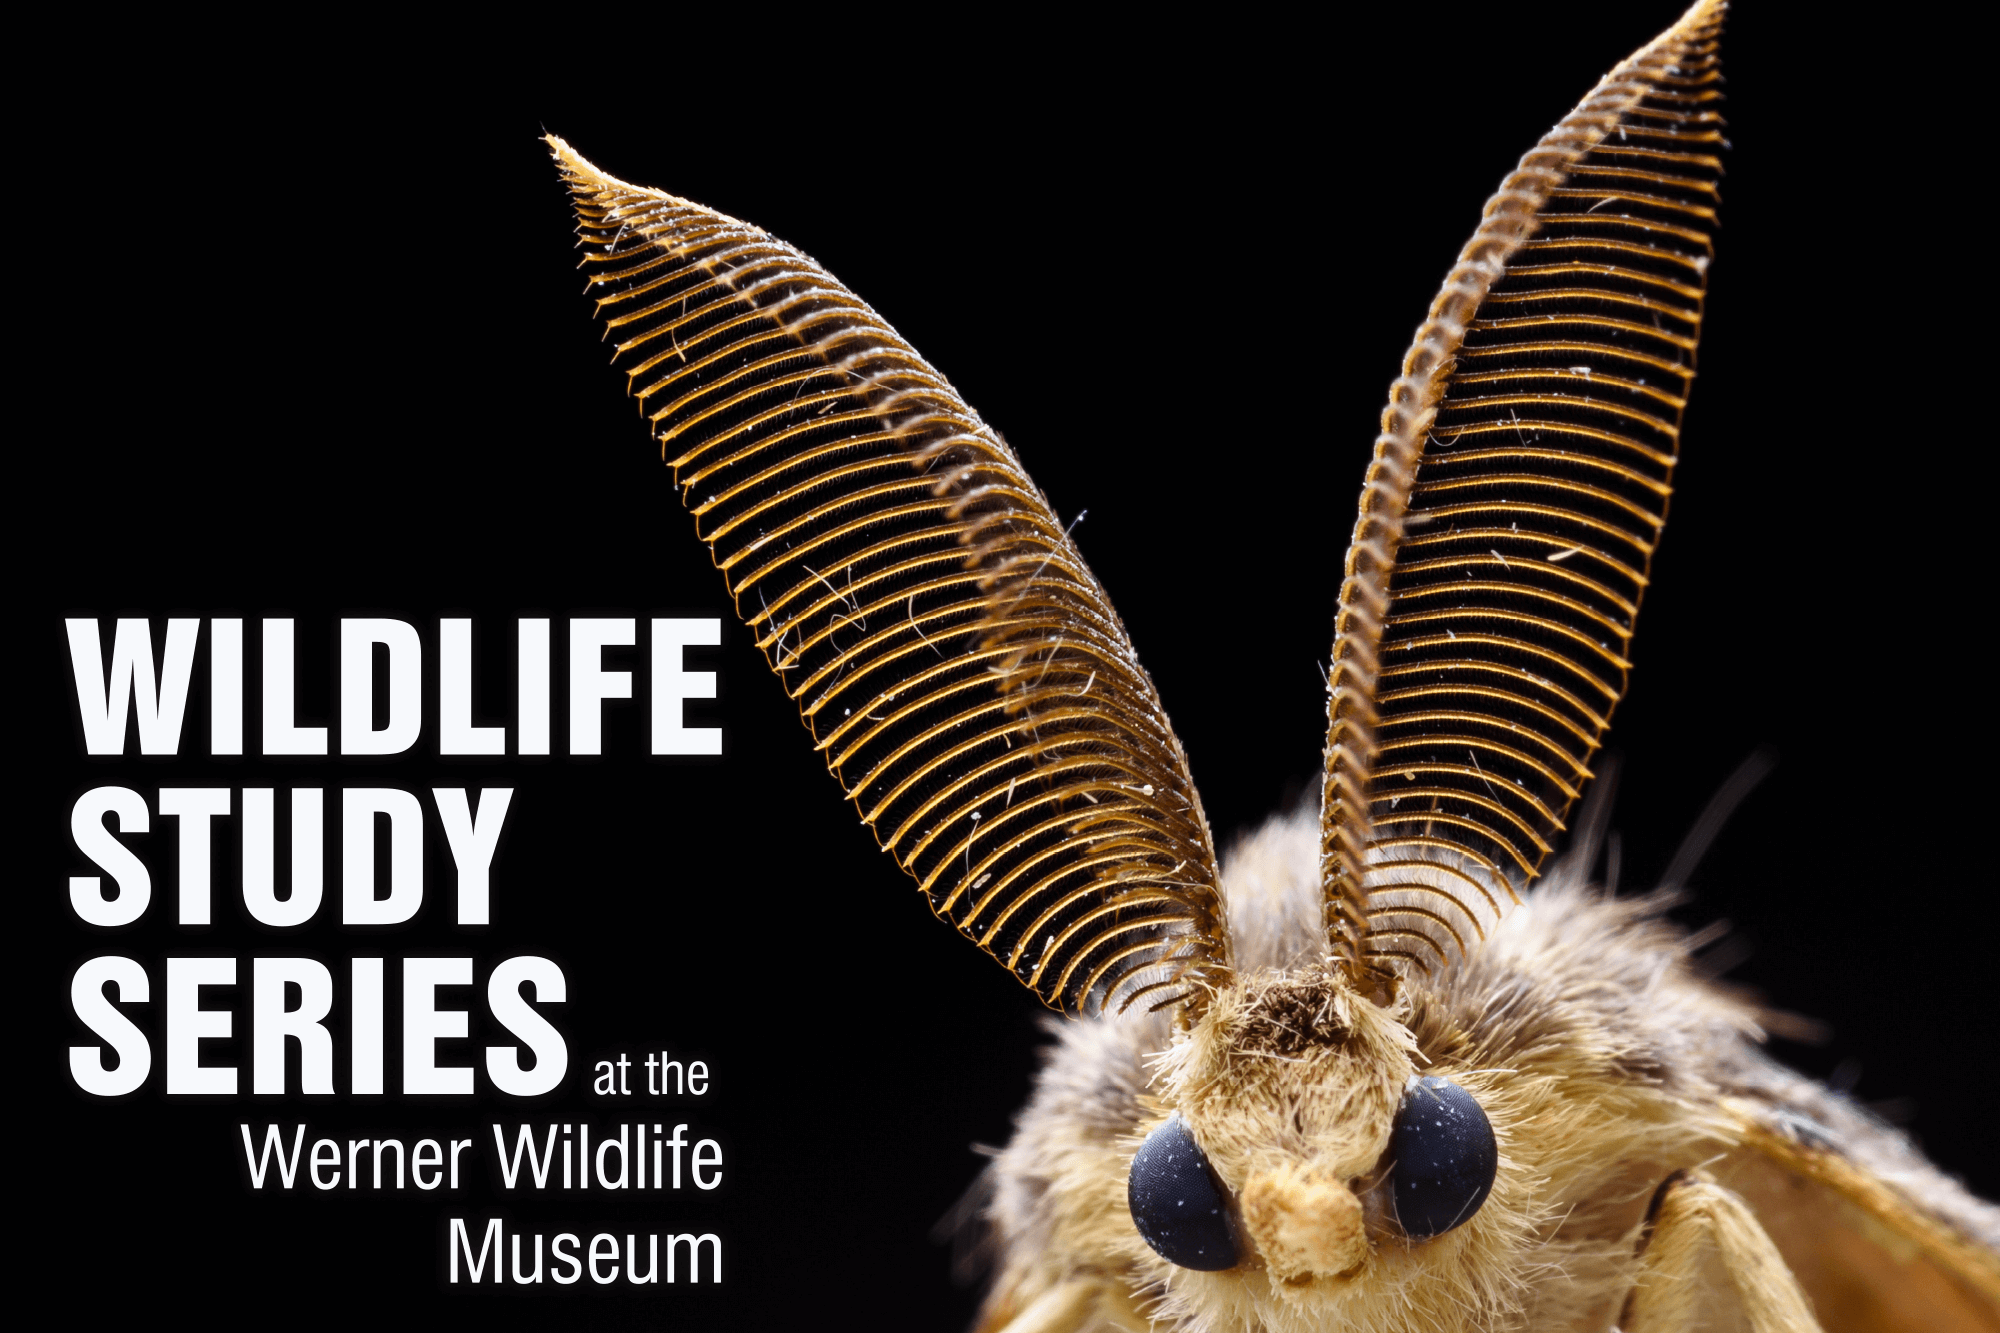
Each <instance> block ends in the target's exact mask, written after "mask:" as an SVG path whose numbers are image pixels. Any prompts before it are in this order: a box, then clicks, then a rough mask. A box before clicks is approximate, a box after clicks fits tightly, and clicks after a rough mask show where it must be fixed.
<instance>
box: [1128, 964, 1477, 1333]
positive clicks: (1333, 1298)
mask: <svg viewBox="0 0 2000 1333" xmlns="http://www.w3.org/2000/svg"><path fill="white" fill-rule="evenodd" d="M1420 1058H1421V1057H1420V1056H1419V1055H1418V1052H1417V1050H1416V1043H1415V1041H1414V1040H1413V1038H1412V1036H1411V1034H1410V1032H1409V1030H1408V1028H1406V1027H1405V1026H1404V1024H1403V1023H1402V1022H1401V1021H1399V1020H1398V1018H1397V1017H1396V1015H1395V1010H1394V1009H1393V1008H1389V1009H1385V1008H1383V1007H1380V1006H1378V1005H1376V1004H1374V1003H1372V1002H1370V1001H1368V1000H1366V999H1364V998H1362V997H1361V996H1359V995H1358V994H1356V993H1355V992H1354V991H1353V990H1352V989H1350V988H1349V987H1348V985H1347V983H1346V982H1345V981H1344V979H1343V978H1342V976H1341V974H1339V973H1338V972H1333V971H1328V970H1324V969H1318V968H1315V969H1309V970H1307V971H1304V972H1301V973H1258V974H1254V975H1252V976H1251V977H1249V978H1247V979H1245V980H1243V981H1241V982H1239V983H1238V984H1236V985H1234V986H1232V987H1231V988H1229V989H1228V990H1227V991H1225V992H1224V993H1223V994H1221V995H1220V996H1219V997H1218V998H1217V1000H1216V1002H1215V1003H1214V1004H1213V1005H1212V1006H1211V1007H1210V1009H1209V1010H1208V1012H1207V1013H1206V1015H1204V1017H1203V1019H1202V1021H1201V1022H1200V1023H1199V1024H1198V1025H1196V1026H1195V1027H1194V1028H1193V1029H1192V1030H1191V1031H1189V1032H1187V1033H1185V1034H1183V1035H1182V1036H1181V1038H1180V1039H1179V1040H1177V1041H1176V1042H1175V1044H1174V1045H1173V1047H1172V1048H1171V1049H1170V1050H1169V1051H1168V1052H1167V1053H1166V1054H1165V1055H1164V1057H1163V1058H1162V1060H1161V1062H1160V1068H1159V1077H1158V1081H1157V1083H1158V1086H1159V1087H1160V1088H1161V1091H1162V1093H1163V1095H1162V1096H1161V1097H1160V1102H1161V1104H1162V1113H1161V1114H1159V1115H1158V1116H1157V1117H1155V1118H1153V1119H1151V1120H1149V1121H1148V1122H1146V1123H1144V1124H1142V1125H1139V1126H1137V1127H1135V1128H1136V1131H1137V1136H1143V1137H1142V1138H1141V1139H1140V1142H1139V1144H1138V1147H1137V1149H1136V1151H1135V1152H1134V1153H1133V1154H1132V1157H1131V1162H1132V1166H1131V1170H1130V1173H1129V1175H1128V1177H1127V1181H1126V1185H1127V1190H1126V1192H1127V1196H1128V1203H1129V1206H1130V1211H1131V1215H1132V1222H1133V1226H1134V1228H1135V1229H1136V1230H1137V1232H1138V1233H1139V1236H1140V1238H1141V1239H1142V1240H1144V1242H1145V1243H1146V1245H1147V1247H1148V1249H1149V1251H1150V1253H1149V1254H1148V1256H1147V1260H1148V1261H1149V1262H1150V1264H1151V1266H1152V1268H1153V1271H1154V1272H1155V1273H1156V1274H1157V1275H1158V1279H1159V1281H1160V1283H1161V1286H1162V1288H1163V1289H1164V1290H1165V1292H1166V1293H1167V1294H1166V1300H1167V1302H1168V1306H1169V1308H1175V1307H1181V1306H1185V1307H1187V1308H1188V1310H1189V1311H1190V1312H1197V1311H1206V1312H1208V1313H1210V1314H1212V1315H1215V1316H1218V1317H1221V1316H1224V1315H1225V1314H1226V1317H1228V1318H1233V1319H1239V1320H1244V1321H1246V1322H1250V1321H1252V1320H1263V1321H1264V1322H1266V1323H1267V1324H1271V1325H1273V1326H1277V1327H1282V1326H1284V1324H1285V1323H1286V1322H1287V1321H1288V1320H1302V1321H1304V1322H1305V1323H1307V1324H1312V1325H1315V1326H1316V1321H1332V1322H1329V1323H1327V1324H1326V1326H1329V1327H1348V1326H1353V1327H1367V1326H1368V1325H1367V1324H1366V1323H1365V1322H1362V1321H1363V1320H1364V1319H1365V1318H1367V1317H1369V1316H1370V1315H1371V1314H1372V1315H1379V1314H1380V1312H1381V1311H1382V1310H1383V1309H1384V1308H1385V1307H1384V1305H1383V1300H1384V1293H1385V1292H1386V1291H1394V1290H1396V1289H1399V1288H1407V1287H1408V1286H1409V1285H1410V1284H1411V1283H1412V1282H1413V1280H1414V1281H1423V1282H1425V1283H1426V1285H1428V1286H1429V1287H1431V1288H1432V1289H1433V1290H1438V1289H1442V1288H1441V1286H1440V1284H1439V1283H1438V1282H1436V1281H1434V1280H1432V1270H1438V1269H1442V1270H1457V1269H1463V1268H1465V1267H1466V1265H1467V1264H1468V1263H1475V1264H1476V1263H1480V1262H1483V1261H1484V1260H1486V1259H1487V1258H1488V1257H1489V1255H1488V1252H1489V1251H1491V1250H1492V1249H1493V1248H1494V1247H1495V1246H1496V1245H1505V1244H1507V1243H1508V1234H1507V1233H1508V1232H1509V1231H1510V1228H1509V1226H1508V1224H1507V1222H1506V1220H1505V1219H1506V1216H1507V1212H1508V1210H1507V1208H1506V1207H1505V1206H1504V1204H1503V1206H1501V1207H1498V1208H1496V1209H1495V1210H1494V1212H1493V1214H1492V1215H1491V1216H1488V1215H1487V1207H1488V1203H1489V1195H1490V1193H1491V1191H1492V1189H1493V1186H1494V1183H1495V1177H1496V1170H1497V1166H1498V1160H1499V1144H1498V1141H1497V1137H1496V1134H1495V1130H1494V1127H1493V1125H1492V1122H1491V1120H1490V1119H1489V1117H1488V1116H1487V1114H1486V1112H1485V1110H1484V1108H1483V1107H1482V1105H1481V1103H1480V1099H1479V1088H1480V1084H1481V1079H1480V1078H1479V1076H1478V1074H1477V1072H1476V1071H1470V1070H1455V1071H1453V1072H1454V1073H1456V1074H1458V1075H1459V1077H1458V1078H1453V1077H1449V1076H1447V1075H1443V1074H1439V1073H1436V1072H1430V1071H1427V1072H1426V1073H1424V1074H1423V1075H1419V1074H1418V1070H1417V1064H1418V1060H1419V1059H1420ZM1461 1080H1462V1081H1461ZM1454 1285H1456V1284H1454V1283H1452V1282H1449V1281H1447V1282H1445V1283H1444V1284H1442V1286H1443V1287H1450V1286H1454ZM1398 1304H1401V1302H1397V1301H1394V1300H1391V1302H1390V1306H1389V1307H1388V1308H1394V1306H1396V1305H1398ZM1342 1320H1348V1321H1350V1322H1349V1323H1343V1322H1340V1321H1342Z"/></svg>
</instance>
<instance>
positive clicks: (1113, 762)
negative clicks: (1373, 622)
mask: <svg viewBox="0 0 2000 1333" xmlns="http://www.w3.org/2000/svg"><path fill="white" fill-rule="evenodd" d="M549 145H550V147H551V149H552V150H553V152H554V155H555V158H556V163H557V165H558V167H559V169H560V170H561V172H562V175H563V178H564V180H565V182H566V183H567V185H568V186H569V190H570V195H571V200H572V203H573V204H574V206H575V210H576V218H577V224H578V226H577V230H578V234H579V237H580V242H579V247H580V249H581V251H582V254H583V259H582V267H583V268H584V269H585V270H586V271H587V273H588V274H589V291H590V293H591V294H592V295H593V296H595V298H596V303H597V313H598V315H599V317H600V318H601V319H602V320H603V323H604V327H605V333H606V337H607V339H608V340H611V341H613V342H614V344H615V357H616V361H617V363H618V364H620V365H621V366H622V367H623V368H624V370H625V373H626V376H627V381H628V391H629V392H630V393H631V395H632V396H633V397H634V398H635V399H636V400H637V402H638V404H639V407H640V409H641V410H642V411H643V412H644V413H646V415H647V418H648V420H649V421H650V422H651V424H652V427H653V432H654V436H655V438H656V439H657V440H658V441H659V443H660V446H661V449H662V456H663V457H664V458H665V459H666V460H667V462H668V463H669V466H671V467H672V469H673V474H674V483H675V485H676V487H677V488H678V489H679V491H680V493H681V496H682V498H683V500H684V501H685V502H686V504H687V506H688V508H689V509H690V510H692V511H693V514H694V517H695V524H696V528H697V531H698V532H699V534H700V536H701V538H702V540H703V541H705V542H706V543H707V544H708V546H709V548H710V550H711V552H712V554H713V557H714V560H715V563H716V566H717V568H719V569H720V570H721V571H722V573H723V575H724V577H725V578H726V579H727V581H728V586H729V592H730V595H731V596H732V597H733V598H734V599H735V604H736V608H737V611H738V613H739V614H740V615H741V616H742V618H743V620H744V622H745V624H746V625H747V626H748V627H749V628H750V630H751V631H752V632H753V633H754V634H755V635H756V636H757V645H758V647H759V648H760V649H762V651H763V653H764V655H765V658H766V660H767V661H768V662H769V663H770V665H771V669H772V670H773V671H774V672H776V673H777V675H778V677H779V679H780V680H781V681H782V682H783V684H784V686H785V689H786V691H787V693H788V694H790V696H791V697H792V698H793V700H795V701H796V702H797V704H798V707H799V716H800V720H801V721H803V722H804V723H805V725H806V728H807V730H808V731H809V732H810V733H811V734H812V738H813V740H814V742H815V744H816V746H817V748H818V750H819V752H820V754H821V756H822V757H823V758H824V760H825V761H826V765H827V768H828V769H829V771H830V772H831V773H832V774H833V776H834V777H835V778H836V779H837V780H838V781H839V782H840V783H841V785H842V787H843V789H844V790H845V792H846V794H847V796H848V797H849V799H851V800H852V801H853V802H854V804H855V807H856V809H857V810H858V811H859V812H860V815H861V820H862V822H863V823H864V824H866V825H868V826H869V828H870V829H871V830H873V832H874V834H875V837H876V839H877V841H878V842H879V843H880V844H881V846H882V848H883V849H884V850H885V851H887V852H889V853H890V854H892V855H893V856H894V857H895V859H896V863H897V864H898V865H899V866H901V867H902V868H903V869H904V870H905V871H907V872H908V873H909V874H910V876H911V877H912V878H914V879H915V880H916V882H917V885H918V887H919V888H920V889H921V890H922V892H923V893H924V896H925V898H926V900H927V901H928V903H929V904H930V907H931V910H932V911H933V912H935V913H936V914H937V915H938V916H940V917H943V918H944V919H945V920H947V921H949V922H950V923H951V924H952V925H953V926H955V927H956V928H957V929H958V930H959V932H960V933H961V934H963V935H965V936H966V937H967V938H969V939H971V940H972V941H974V942H975V943H976V944H977V945H978V946H979V947H980V948H981V949H982V950H984V951H985V952H986V953H988V954H990V955H991V956H992V957H993V958H995V959H996V960H997V961H999V962H1000V963H1001V965H1002V966H1004V967H1006V968H1007V969H1008V970H1009V971H1010V972H1012V973H1013V974H1014V975H1015V977H1016V978H1017V979H1019V980H1020V981H1021V982H1022V983H1023V984H1025V985H1027V986H1028V987H1030V988H1031V989H1032V990H1034V991H1035V993H1036V994H1037V995H1039V996H1040V997H1041V998H1042V1000H1043V1001H1044V1002H1045V1003H1047V1004H1049V1005H1050V1006H1052V1007H1055V1008H1059V1009H1063V1010H1065V1011H1067V1012H1070V1013H1079V1012H1087V1011H1094V1010H1097V1009H1099V1008H1101V1007H1102V1006H1104V1005H1105V1004H1106V1003H1110V1004H1112V1005H1114V1006H1117V1005H1122V1004H1127V1003H1130V1002H1131V1001H1132V1000H1134V999H1136V998H1138V997H1140V996H1146V997H1147V999H1148V1003H1152V1004H1162V1003H1170V1002H1172V1001H1173V1000H1175V999H1177V998H1184V997H1189V996H1193V995H1198V994H1199V993H1200V992H1201V987H1200V984H1199V983H1200V982H1201V981H1202V980H1203V979H1204V978H1211V977H1214V976H1219V975H1220V974H1221V973H1223V972H1225V971H1226V969H1227V965H1228V940H1227V933H1226V929H1225V926H1224V923H1223V920H1222V905H1221V900H1220V897H1219V895H1218V893H1217V890H1216V863H1215V852H1214V847H1213V844H1212V840H1211V838H1210V835H1209V831H1208V824H1207V820H1206V819H1205V818H1204V816H1203V814H1202V810H1201V803H1200V800H1199V798H1198V797H1197V796H1196V794H1195V790H1194V784H1193V782H1192V780H1191V779H1190V777H1189V775H1188V769H1187V760H1186V757H1185V755H1184V754H1183V753H1182V750H1181V745H1180V742H1179V740H1178V739H1177V738H1176V737H1175V735H1174V732H1173V728H1172V727H1171V726H1170V725H1169V724H1168V722H1167V717H1166V712H1165V710H1164V709H1163V708H1161V706H1160V701H1159V697H1158V695H1157V693H1156V692H1155V690H1154V688H1153V683H1152V680H1151V679H1150V678H1149V677H1148V676H1147V674H1146V672H1145V670H1144V669H1143V668H1141V667H1140V666H1139V663H1138V658H1137V656H1136V655H1135V654H1134V652H1133V649H1132V644H1131V641H1130V639H1129V638H1128V637H1127V636H1126V633H1125V627H1124V625H1123V624H1122V623H1121V622H1120V621H1119V619H1118V616H1117V614H1116V613H1115V612H1114V611H1113V610H1112V609H1111V605H1110V602H1109V601H1108V599H1107V598H1106V597H1105V595H1104V592H1103V590H1102V588H1100V587H1099V585H1098V582H1097V579H1096V577H1095V576H1094V575H1093V574H1092V573H1091V572H1090V570H1089V568H1088V566H1086V565H1085V564H1084V562H1083V558H1082V556H1081V555H1080V554H1079V553H1078V552H1077V549H1076V547H1075V545H1074V544H1073V543H1072V542H1071V541H1070V538H1069V535H1068V533H1067V532H1066V531H1065V530H1064V528H1063V526H1062V524H1061V523H1059V522H1058V521H1057V519H1056V516H1055V514H1054V512H1053V511H1052V510H1051V509H1050V507H1049V505H1048V502H1047V501H1046V499H1044V498H1043V496H1042V494H1041V492H1040V491H1039V490H1038V489H1036V487H1035V485H1034V483H1033V482H1032V481H1031V480H1029V478H1028V475H1027V473H1026V471H1025V470H1024V469H1023V468H1022V467H1021V463H1020V460H1019V459H1018V458H1017V457H1016V456H1015V454H1014V451H1013V450H1012V449H1011V448H1010V447H1009V446H1008V445H1007V443H1006V442H1005V441H1004V440H1002V439H1001V438H1000V436H999V434H998V433H997V432H995V431H994V430H993V429H992V428H991V427H989V426H988V425H987V424H986V423H985V422H984V421H982V420H981V419H980V417H979V414H978V413H976V412H974V411H973V410H972V408H971V407H970V406H968V405H967V404H966V403H965V402H964V400H963V399H961V398H960V397H959V395H958V393H957V392H956V391H955V390H954V389H953V388H952V387H951V385H950V384H949V383H948V382H947V381H946V380H945V378H944V377H943V376H942V375H940V374H939V373H938V372H937V371H936V370H935V369H933V368H932V367H931V366H930V365H929V364H928V363H927V362H925V361H924V359H923V358H922V357H921V356H919V355H918V354H917V352H916V350H915V349H914V348H912V347H911V346H910V345H909V344H908V343H906V342H904V341H903V339H902V338H901V337H900V336H898V335H897V333H896V331H895V330H894V329H892V328H890V327H889V325H888V323H887V322H886V321H884V320H883V319H882V318H881V316H879V315H878V314H876V313H875V311H873V310H872V309H870V308H869V307H868V305H867V304H866V303H864V302H863V301H861V300H860V298H858V297H856V296H855V295H854V293H852V292H851V291H849V290H848V289H847V288H846V287H844V286H842V285H841V284H840V283H839V282H838V281H837V280H836V279H835V278H834V277H833V276H832V275H831V274H829V273H828V272H827V271H826V270H825V269H823V268H821V267H820V266H819V265H818V264H817V263H815V262H814V261H813V260H812V259H811V258H809V257H808V256H806V255H805V254H803V253H801V252H800V251H799V250H797V249H795V248H794V247H792V246H790V245H787V244H786V243H785V242H783V241H781V240H779V239H777V238H776V237H774V236H772V235H770V234H769V233H767V232H765V231H763V230H762V229H760V228H758V227H755V226H752V225H750V224H748V223H745V222H741V221H739V220H737V219H735V218H732V217H728V216H726V215H724V214H722V213H718V212H716V211H715V210H713V209H709V208H704V207H702V206H701V205H698V204H693V203H690V202H688V201H687V200H685V199H680V198H676V197H675V196H673V195H670V194H666V193H663V192H661V191H659V190H653V189H645V188H642V187H639V186H635V185H628V184H626V183H625V182H623V181H620V180H617V179H616V178H614V177H611V176H608V175H606V174H604V173H603V172H601V171H599V170H598V169H597V168H596V167H594V166H592V165H591V164H590V163H589V162H587V161H585V160H584V158H582V157H581V156H580V155H578V154H577V153H576V152H575V151H574V150H572V149H571V148H570V147H569V145H567V144H565V143H563V142H562V141H561V140H560V139H555V138H551V139H550V140H549ZM808 892H810V893H813V894H816V895H817V897H816V898H815V899H814V900H811V901H804V900H801V901H794V902H786V903H780V904H775V905H774V908H775V910H776V911H777V912H779V913H780V914H781V916H782V917H783V918H784V919H787V920H792V921H797V922H801V923H804V922H808V921H810V922H812V923H814V924H812V925H811V926H807V925H804V924H801V925H800V927H799V928H800V929H810V930H811V931H812V932H813V933H814V934H815V935H816V936H819V937H821V938H823V939H825V940H827V941H828V953H829V963H830V965H831V966H833V967H834V968H835V969H836V970H837V972H838V973H839V975H840V976H841V977H842V979H843V980H845V981H852V982H859V983H860V984H863V985H866V986H869V987H872V988H875V989H878V990H887V991H893V990H894V988H895V985H896V975H897V967H896V960H894V959H893V958H882V957H879V956H877V955H876V954H875V952H874V951H873V950H872V948H871V947H870V945H869V944H868V942H867V941H868V939H869V936H870V933H871V932H869V931H868V930H867V929H866V928H865V927H863V928H855V927H853V926H851V925H850V924H849V923H848V915H849V913H850V911H851V906H850V904H849V903H847V902H846V901H843V900H841V899H840V897H839V895H838V894H837V892H836V891H833V890H829V889H826V888H824V887H815V888H814V889H812V890H808ZM827 920H831V922H832V923H833V924H832V925H831V927H829V926H827V925H823V924H819V923H821V922H823V921H827Z"/></svg>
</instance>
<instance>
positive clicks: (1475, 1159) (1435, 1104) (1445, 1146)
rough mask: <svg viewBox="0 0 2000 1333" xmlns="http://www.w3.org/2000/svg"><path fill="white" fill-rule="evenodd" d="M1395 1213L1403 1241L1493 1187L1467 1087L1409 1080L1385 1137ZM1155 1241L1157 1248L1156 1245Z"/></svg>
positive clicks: (1434, 1232)
mask: <svg viewBox="0 0 2000 1333" xmlns="http://www.w3.org/2000/svg"><path fill="white" fill-rule="evenodd" d="M1389 1155H1390V1157H1391V1158H1392V1159H1393V1160H1394V1162H1395V1166H1394V1167H1393V1168H1392V1170H1391V1171H1390V1175H1389V1182H1390V1188H1391V1191H1392V1194H1391V1197H1392V1198H1393V1199H1394V1200H1395V1204H1396V1220H1397V1221H1398V1222H1400V1223H1402V1226H1403V1234H1404V1235H1406V1236H1408V1237H1409V1238H1410V1239H1411V1240H1428V1239H1430V1238H1431V1237H1432V1236H1441V1235H1443V1234H1444V1233H1445V1232H1447V1231H1449V1230H1451V1229H1452V1228H1453V1227H1455V1226H1458V1225H1460V1224H1461V1223H1464V1222H1469V1221H1471V1220H1472V1215H1473V1214H1474V1213H1476V1212H1478V1211H1479V1205H1480V1204H1482V1203H1485V1202H1486V1196H1487V1194H1488V1193H1489V1192H1490V1191H1491V1190H1492V1188H1493V1173H1494V1172H1495V1171H1496V1170H1498V1169H1499V1166H1500V1149H1499V1146H1498V1145H1497V1144H1496V1143H1494V1141H1493V1126H1492V1124H1491V1123H1490V1122H1489V1121H1488V1120H1487V1119H1486V1112H1484V1111H1482V1110H1480V1109H1479V1103H1478V1102H1477V1101H1475V1100H1473V1097H1472V1094H1471V1093H1469V1092H1467V1091H1466V1090H1465V1089H1464V1088H1461V1087H1459V1086H1458V1084H1456V1083H1453V1082H1452V1081H1451V1080H1450V1079H1448V1078H1419V1079H1413V1080H1411V1082H1410V1086H1409V1087H1408V1088H1407V1089H1405V1090H1404V1092H1403V1103H1402V1105H1401V1106H1398V1107H1397V1108H1396V1124H1395V1128H1394V1130H1393V1131H1392V1133H1391V1136H1390V1139H1389ZM1156 1248H1157V1247H1156Z"/></svg>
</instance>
